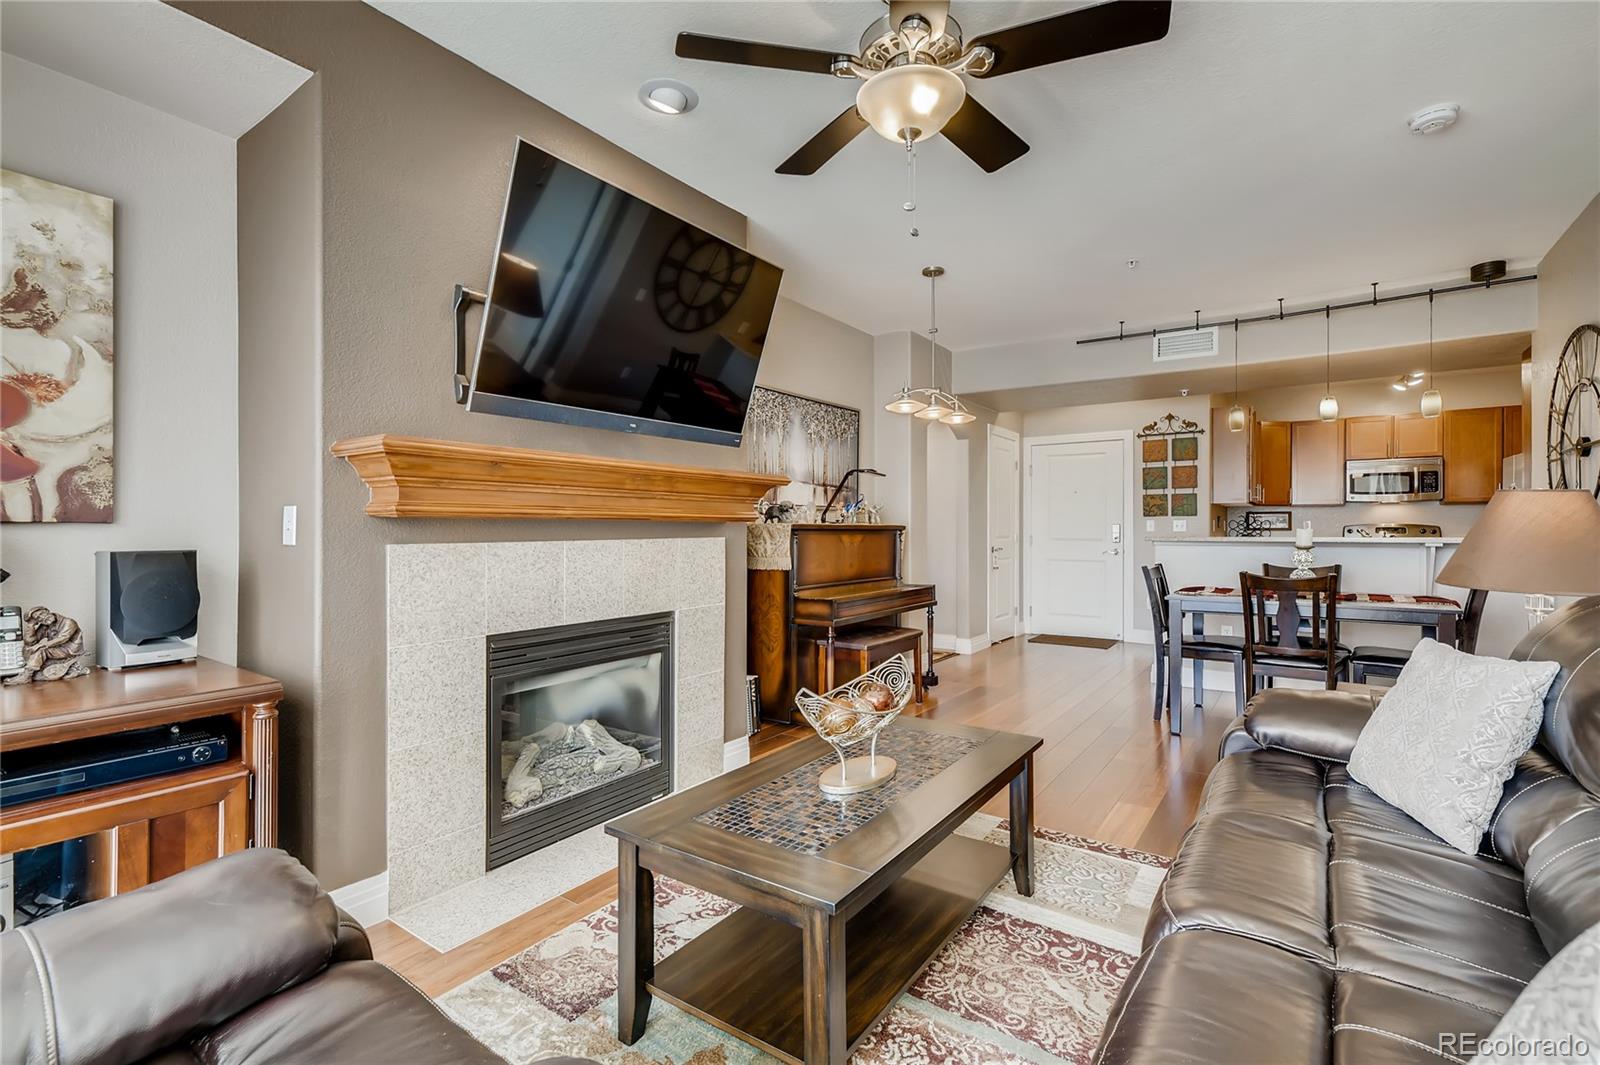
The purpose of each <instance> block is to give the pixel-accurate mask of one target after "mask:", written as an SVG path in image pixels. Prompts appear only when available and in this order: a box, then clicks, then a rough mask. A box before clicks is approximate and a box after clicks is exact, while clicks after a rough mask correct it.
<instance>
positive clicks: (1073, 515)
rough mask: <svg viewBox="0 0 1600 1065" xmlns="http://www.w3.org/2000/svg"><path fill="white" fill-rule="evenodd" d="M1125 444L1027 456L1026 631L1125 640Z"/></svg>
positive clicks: (1041, 450)
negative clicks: (1123, 636) (1123, 627)
mask: <svg viewBox="0 0 1600 1065" xmlns="http://www.w3.org/2000/svg"><path fill="white" fill-rule="evenodd" d="M1124 446H1125V445H1124V443H1123V441H1122V440H1120V439H1111V440H1088V441H1082V442H1075V443H1065V444H1044V443H1041V444H1034V445H1032V446H1031V447H1030V448H1029V449H1028V515H1029V517H1028V543H1027V546H1026V547H1025V549H1024V550H1025V552H1026V563H1027V569H1028V595H1027V601H1028V613H1029V616H1028V631H1029V632H1041V633H1050V634H1053V635H1057V636H1098V637H1102V638H1104V639H1111V640H1120V639H1121V638H1122V592H1123V580H1122V559H1123V556H1122V552H1123V540H1124V535H1123V534H1124V531H1125V530H1124V529H1123V528H1122V521H1123V510H1122V502H1123V495H1122V493H1123V490H1124V489H1123V484H1122V478H1123V448H1124Z"/></svg>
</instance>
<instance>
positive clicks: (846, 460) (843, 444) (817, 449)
mask: <svg viewBox="0 0 1600 1065" xmlns="http://www.w3.org/2000/svg"><path fill="white" fill-rule="evenodd" d="M744 435H745V445H744V446H745V452H746V454H747V456H748V460H749V466H750V469H751V470H752V471H753V472H755V473H777V474H782V475H784V476H786V477H788V478H789V482H790V483H789V484H788V485H787V486H784V487H779V488H775V489H773V491H772V493H771V494H772V495H773V496H774V497H775V498H777V499H782V500H789V501H792V502H796V503H801V504H811V503H816V504H817V505H818V506H820V505H821V504H822V502H823V501H824V500H826V499H827V495H828V493H829V492H832V491H833V486H834V485H836V484H838V483H839V478H841V477H843V476H844V475H845V474H846V473H848V472H850V470H851V469H853V468H854V467H856V466H859V465H861V460H860V455H861V412H860V411H858V410H856V409H854V408H853V407H840V406H837V405H835V404H833V403H824V402H822V401H821V400H818V399H807V398H806V397H804V396H794V395H790V394H789V393H788V392H778V391H776V390H774V389H771V388H759V387H758V388H757V389H756V390H755V392H754V394H753V395H752V396H751V397H750V414H749V417H748V419H747V420H746V422H745V432H744ZM852 487H854V485H853V484H852ZM848 498H850V493H847V494H846V496H843V497H841V499H848Z"/></svg>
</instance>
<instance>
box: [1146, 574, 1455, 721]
mask: <svg viewBox="0 0 1600 1065" xmlns="http://www.w3.org/2000/svg"><path fill="white" fill-rule="evenodd" d="M1265 608H1266V613H1267V615H1268V616H1269V617H1270V616H1273V615H1276V614H1277V612H1278V604H1277V602H1276V601H1275V600H1273V599H1271V598H1268V599H1267V601H1266V603H1265ZM1211 614H1231V615H1233V616H1235V617H1243V616H1244V598H1243V596H1241V595H1240V593H1239V590H1238V589H1237V588H1222V587H1215V586H1211V585H1190V586H1187V587H1183V588H1178V589H1176V590H1174V591H1173V592H1172V593H1171V594H1169V595H1168V596H1167V617H1168V620H1169V621H1170V623H1171V626H1170V631H1171V633H1172V638H1171V639H1170V640H1169V641H1168V646H1167V657H1168V664H1167V706H1168V707H1169V708H1170V711H1169V713H1168V714H1167V717H1168V719H1169V720H1170V721H1171V728H1172V734H1173V735H1174V736H1177V735H1181V734H1182V733H1183V714H1182V713H1181V708H1182V707H1183V643H1182V641H1183V633H1184V631H1185V629H1184V624H1183V619H1184V617H1185V616H1187V617H1188V618H1189V624H1190V628H1189V629H1188V631H1189V632H1192V633H1194V634H1195V635H1200V634H1202V633H1204V632H1205V626H1206V617H1207V616H1208V615H1211ZM1337 615H1338V621H1339V622H1340V623H1343V622H1346V621H1365V622H1376V623H1379V624H1383V625H1413V626H1416V627H1418V628H1420V629H1421V630H1422V635H1423V636H1424V637H1425V638H1431V639H1435V640H1438V641H1439V642H1440V643H1444V644H1448V645H1450V646H1451V647H1454V646H1455V645H1456V630H1457V628H1458V625H1457V622H1459V621H1460V620H1461V604H1460V603H1458V602H1457V601H1456V600H1454V599H1450V598H1447V597H1445V596H1442V595H1391V594H1385V593H1379V592H1341V593H1340V594H1339V596H1338V609H1337ZM1334 638H1335V639H1338V635H1337V634H1335V635H1334Z"/></svg>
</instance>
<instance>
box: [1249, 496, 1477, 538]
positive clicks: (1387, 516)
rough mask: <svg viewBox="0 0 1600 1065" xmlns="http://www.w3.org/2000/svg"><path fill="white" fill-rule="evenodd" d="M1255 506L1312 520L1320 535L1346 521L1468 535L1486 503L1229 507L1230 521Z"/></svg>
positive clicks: (1298, 522)
mask: <svg viewBox="0 0 1600 1065" xmlns="http://www.w3.org/2000/svg"><path fill="white" fill-rule="evenodd" d="M1252 510H1287V511H1289V512H1290V514H1291V515H1292V516H1293V520H1292V522H1291V525H1293V526H1299V525H1302V524H1304V523H1305V522H1308V521H1309V522H1310V523H1311V530H1312V531H1313V532H1314V533H1316V534H1317V535H1318V536H1339V535H1341V534H1342V533H1343V532H1344V527H1345V526H1346V525H1377V524H1385V525H1387V524H1393V523H1397V522H1405V523H1407V524H1412V525H1437V526H1439V528H1440V529H1441V530H1442V535H1444V536H1465V535H1467V530H1468V529H1470V528H1472V524H1473V522H1475V521H1477V520H1478V515H1479V514H1482V513H1483V507H1482V506H1481V505H1478V504H1467V503H1453V504H1450V505H1448V506H1447V505H1445V504H1443V503H1346V504H1345V505H1344V506H1342V507H1298V508H1297V507H1229V508H1228V521H1229V522H1230V523H1231V522H1232V521H1233V520H1234V519H1235V518H1243V517H1244V516H1245V515H1246V514H1248V513H1249V512H1250V511H1252Z"/></svg>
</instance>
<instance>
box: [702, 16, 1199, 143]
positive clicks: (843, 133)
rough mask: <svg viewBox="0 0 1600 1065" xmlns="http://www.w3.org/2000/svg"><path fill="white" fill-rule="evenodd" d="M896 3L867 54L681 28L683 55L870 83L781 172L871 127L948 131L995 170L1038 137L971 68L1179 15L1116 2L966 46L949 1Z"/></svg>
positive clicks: (1012, 64)
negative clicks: (995, 100) (979, 91)
mask: <svg viewBox="0 0 1600 1065" xmlns="http://www.w3.org/2000/svg"><path fill="white" fill-rule="evenodd" d="M886 2H887V3H888V5H889V13H888V14H887V15H884V16H883V17H882V18H879V19H878V20H877V21H875V22H874V23H873V24H872V25H871V26H868V27H867V31H866V33H864V34H862V37H861V45H860V54H859V55H847V54H845V53H843V52H823V51H819V50H817V49H812V48H791V47H790V46H788V45H783V44H764V43H761V42H759V41H737V40H730V39H728V38H725V37H708V36H705V35H704V34H699V33H680V34H678V45H677V54H678V55H679V56H680V57H681V58H684V59H704V60H709V61H711V62H713V63H735V64H738V65H740V66H751V67H771V68H774V69H777V70H797V71H801V72H803V73H807V74H831V75H833V76H835V77H839V78H856V79H859V80H860V81H861V82H862V85H861V88H860V90H859V91H858V92H857V94H856V102H855V103H854V104H852V105H851V106H850V107H847V108H845V110H844V113H843V114H841V115H840V116H839V117H838V118H836V119H834V120H833V121H832V122H829V123H828V124H827V125H826V126H824V127H823V128H822V131H821V132H819V133H818V134H817V135H816V136H815V137H812V138H811V139H810V140H809V141H807V142H806V143H805V144H803V145H801V146H800V149H799V150H798V151H796V152H795V153H794V154H793V155H791V156H790V157H789V158H788V159H785V160H784V161H783V164H782V165H781V166H779V167H778V173H780V174H814V173H816V172H817V170H818V169H820V168H821V167H822V165H823V164H824V163H826V162H827V161H828V160H829V159H832V158H833V157H834V155H835V154H837V153H838V152H839V150H840V149H842V148H843V147H844V146H845V145H846V144H849V143H850V142H851V141H852V140H854V139H855V137H856V134H858V133H860V132H861V131H862V130H864V129H866V128H867V127H868V126H871V127H872V128H873V129H874V130H876V131H877V132H878V133H880V134H882V135H883V136H884V137H886V138H888V139H889V140H892V141H894V142H896V143H897V144H903V145H905V146H906V147H907V148H908V149H909V148H910V147H911V145H913V144H915V143H916V142H917V141H921V140H926V139H927V138H929V137H932V136H934V135H935V134H937V133H941V132H942V133H943V134H944V135H945V136H946V137H948V138H950V141H951V143H952V144H954V145H955V146H956V147H957V148H959V149H961V151H963V152H964V153H966V155H967V157H968V158H970V159H971V160H972V161H973V162H975V163H977V164H978V165H979V166H980V167H982V168H983V169H984V170H985V171H987V172H989V173H991V174H992V173H994V172H995V171H996V170H999V169H1000V168H1001V167H1003V166H1005V165H1006V164H1007V163H1010V162H1011V161H1013V160H1014V159H1017V158H1019V157H1020V156H1022V155H1023V154H1024V153H1026V152H1027V150H1028V144H1027V142H1026V141H1024V140H1023V139H1022V138H1021V137H1019V136H1017V134H1016V133H1015V132H1013V131H1012V129H1011V128H1010V127H1009V126H1007V125H1006V124H1005V123H1004V122H1002V121H1000V120H999V119H998V118H996V117H995V116H994V115H993V114H992V113H991V112H990V111H989V110H988V109H987V108H985V107H984V106H983V105H982V104H980V103H978V101H977V100H975V99H973V98H972V97H971V96H968V95H967V88H966V83H965V82H964V81H963V80H962V75H966V76H968V77H973V78H993V77H998V76H1000V75H1001V74H1013V73H1015V72H1017V71H1019V70H1027V69H1029V68H1030V67H1042V66H1046V65H1048V64H1050V63H1060V62H1063V61H1065V60H1068V59H1077V58H1079V57H1081V56H1086V55H1096V54H1098V53H1100V52H1110V51H1114V50H1116V49H1118V48H1127V47H1129V46H1130V45H1135V44H1145V43H1148V42H1150V41H1159V40H1161V38H1163V37H1165V36H1166V35H1167V27H1168V25H1169V24H1170V22H1171V19H1172V3H1171V0H1111V2H1110V3H1105V4H1099V5H1097V6H1095V7H1085V8H1079V9H1078V10H1076V11H1068V12H1066V13H1065V14H1061V15H1053V16H1051V17H1050V18H1044V19H1040V20H1038V21H1037V22H1029V23H1025V24H1023V25H1021V26H1013V27H1011V28H1010V29H1005V30H999V31H996V32H994V33H987V34H984V35H983V36H981V37H979V38H978V39H977V40H975V41H973V42H971V43H970V44H966V43H964V42H963V41H962V37H961V27H960V25H959V24H958V23H957V22H956V20H955V19H953V18H951V17H950V14H949V11H950V4H949V0H886Z"/></svg>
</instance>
